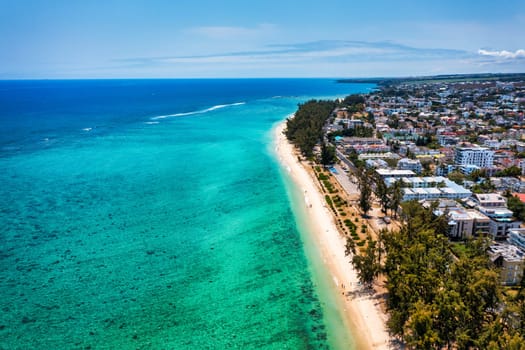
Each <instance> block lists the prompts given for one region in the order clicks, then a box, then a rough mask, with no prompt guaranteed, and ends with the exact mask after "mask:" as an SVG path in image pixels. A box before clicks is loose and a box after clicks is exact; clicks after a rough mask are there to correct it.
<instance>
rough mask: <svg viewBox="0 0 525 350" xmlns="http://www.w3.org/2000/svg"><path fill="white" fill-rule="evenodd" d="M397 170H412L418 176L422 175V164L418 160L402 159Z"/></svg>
mask: <svg viewBox="0 0 525 350" xmlns="http://www.w3.org/2000/svg"><path fill="white" fill-rule="evenodd" d="M397 168H398V169H400V170H412V171H413V172H415V173H416V174H421V170H422V166H421V162H420V161H419V160H417V159H409V158H402V159H400V160H399V162H397Z"/></svg>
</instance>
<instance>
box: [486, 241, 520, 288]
mask: <svg viewBox="0 0 525 350" xmlns="http://www.w3.org/2000/svg"><path fill="white" fill-rule="evenodd" d="M488 254H489V257H490V260H491V261H492V262H493V263H494V265H496V266H497V267H499V268H500V280H501V283H502V284H503V285H506V286H512V285H516V284H518V283H519V282H520V281H521V278H522V276H523V263H524V261H525V252H523V251H522V250H521V249H519V248H518V247H516V246H514V245H512V244H509V243H494V244H492V245H491V246H490V247H489V249H488Z"/></svg>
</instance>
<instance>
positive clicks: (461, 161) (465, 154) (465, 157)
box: [454, 147, 494, 168]
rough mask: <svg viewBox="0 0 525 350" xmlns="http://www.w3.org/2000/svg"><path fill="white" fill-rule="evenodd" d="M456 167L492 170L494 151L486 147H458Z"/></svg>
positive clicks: (455, 160) (455, 159) (455, 158)
mask: <svg viewBox="0 0 525 350" xmlns="http://www.w3.org/2000/svg"><path fill="white" fill-rule="evenodd" d="M454 162H455V163H456V165H459V166H465V165H475V166H478V167H480V168H492V166H493V164H494V151H492V150H490V149H488V148H486V147H457V148H456V153H455V157H454Z"/></svg>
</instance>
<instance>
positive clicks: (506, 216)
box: [473, 193, 521, 240]
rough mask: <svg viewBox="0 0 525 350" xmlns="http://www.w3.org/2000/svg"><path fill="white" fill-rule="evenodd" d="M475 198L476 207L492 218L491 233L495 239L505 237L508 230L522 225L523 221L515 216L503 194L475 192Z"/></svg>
mask: <svg viewBox="0 0 525 350" xmlns="http://www.w3.org/2000/svg"><path fill="white" fill-rule="evenodd" d="M473 200H474V202H475V203H476V208H477V209H478V210H479V211H480V212H481V213H482V214H484V215H486V216H488V217H489V218H490V235H491V236H492V237H493V238H494V239H500V240H501V239H504V238H506V237H507V231H508V230H510V229H513V228H518V227H519V226H520V224H521V221H517V220H516V219H515V218H514V217H513V213H512V211H511V210H509V209H508V208H507V201H506V200H505V198H504V197H503V196H501V195H499V194H497V193H483V194H475V195H474V196H473Z"/></svg>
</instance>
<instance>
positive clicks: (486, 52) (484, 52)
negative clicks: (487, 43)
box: [478, 49, 525, 59]
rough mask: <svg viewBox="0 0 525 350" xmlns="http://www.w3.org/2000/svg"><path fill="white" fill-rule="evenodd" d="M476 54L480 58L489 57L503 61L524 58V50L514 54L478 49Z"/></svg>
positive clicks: (504, 51)
mask: <svg viewBox="0 0 525 350" xmlns="http://www.w3.org/2000/svg"><path fill="white" fill-rule="evenodd" d="M478 54H480V55H482V56H490V57H496V58H503V59H520V58H525V50H523V49H519V50H516V51H514V52H512V51H507V50H501V51H489V50H484V49H479V50H478Z"/></svg>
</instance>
